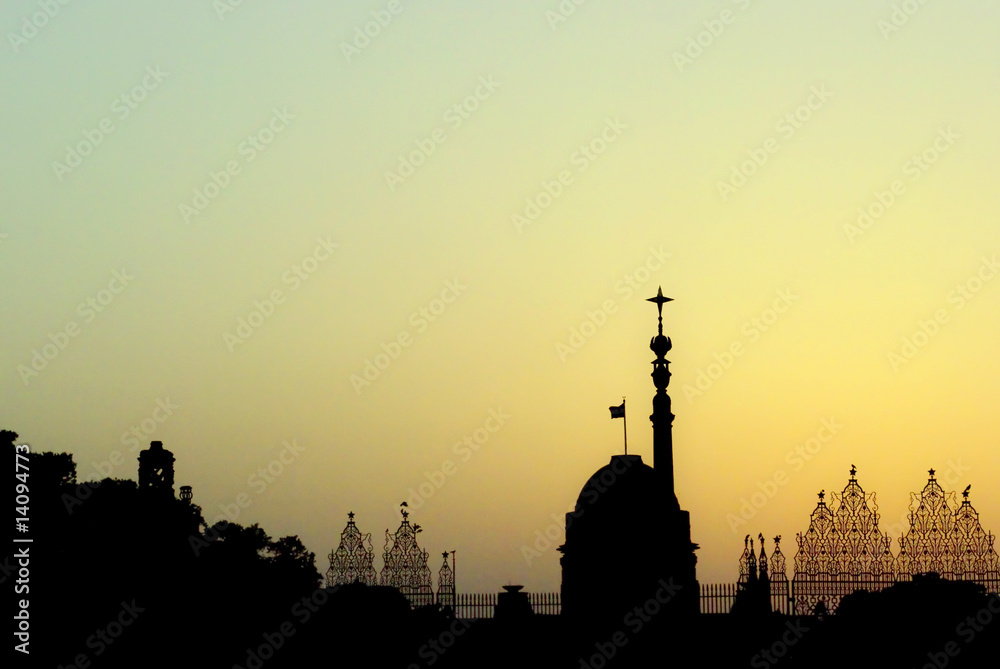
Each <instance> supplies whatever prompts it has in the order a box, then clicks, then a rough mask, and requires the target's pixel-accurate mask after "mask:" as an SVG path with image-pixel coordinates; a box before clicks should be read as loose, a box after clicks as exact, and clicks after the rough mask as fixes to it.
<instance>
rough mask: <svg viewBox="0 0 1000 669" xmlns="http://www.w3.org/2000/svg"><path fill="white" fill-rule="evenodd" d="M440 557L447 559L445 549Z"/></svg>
mask: <svg viewBox="0 0 1000 669" xmlns="http://www.w3.org/2000/svg"><path fill="white" fill-rule="evenodd" d="M441 557H443V558H444V559H445V560H447V559H448V551H445V552H444V553H441Z"/></svg>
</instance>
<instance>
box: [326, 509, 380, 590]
mask: <svg viewBox="0 0 1000 669" xmlns="http://www.w3.org/2000/svg"><path fill="white" fill-rule="evenodd" d="M329 560H330V568H329V569H327V571H326V585H327V587H333V586H335V585H348V584H350V583H363V584H365V585H375V581H376V574H375V567H374V561H375V551H374V549H373V548H372V535H371V534H362V533H361V530H359V529H358V526H357V525H355V524H354V512H353V511H352V512H350V513H348V514H347V526H346V527H345V528H344V531H343V532H341V533H340V545H338V546H337V549H336V550H334V551H332V552H331V553H330V555H329Z"/></svg>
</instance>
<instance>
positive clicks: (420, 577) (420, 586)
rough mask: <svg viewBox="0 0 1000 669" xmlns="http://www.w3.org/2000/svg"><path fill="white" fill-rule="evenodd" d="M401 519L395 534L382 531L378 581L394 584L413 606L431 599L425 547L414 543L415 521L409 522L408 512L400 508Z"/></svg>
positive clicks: (389, 584)
mask: <svg viewBox="0 0 1000 669" xmlns="http://www.w3.org/2000/svg"><path fill="white" fill-rule="evenodd" d="M401 515H402V516H403V520H402V521H401V522H400V524H399V528H397V529H396V533H395V534H389V530H386V531H385V550H384V551H383V553H382V571H381V572H380V573H379V585H387V586H391V587H394V588H396V589H397V590H399V591H400V592H401V593H403V596H405V597H406V598H407V600H409V602H410V605H411V606H414V607H418V606H428V605H431V604H433V603H434V589H433V587H432V586H431V570H430V568H429V567H428V566H427V560H428V557H429V556H428V554H427V551H426V550H424V549H422V548H420V546H419V544H418V543H417V533H418V532H419V531H420V526H419V525H411V524H410V521H409V513H408V512H407V511H405V510H404V511H402V512H401Z"/></svg>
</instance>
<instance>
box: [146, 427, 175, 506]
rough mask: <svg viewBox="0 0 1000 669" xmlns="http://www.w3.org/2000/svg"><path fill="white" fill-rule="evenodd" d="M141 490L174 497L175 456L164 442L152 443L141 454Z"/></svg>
mask: <svg viewBox="0 0 1000 669" xmlns="http://www.w3.org/2000/svg"><path fill="white" fill-rule="evenodd" d="M139 490H140V491H147V492H152V493H157V494H165V495H170V496H171V497H173V496H174V454H173V453H171V452H170V451H168V450H166V449H165V448H163V442H162V441H151V442H149V448H147V449H145V450H143V451H140V452H139Z"/></svg>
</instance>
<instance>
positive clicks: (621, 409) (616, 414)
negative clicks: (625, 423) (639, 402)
mask: <svg viewBox="0 0 1000 669" xmlns="http://www.w3.org/2000/svg"><path fill="white" fill-rule="evenodd" d="M608 409H610V410H611V418H612V419H614V418H624V417H625V403H624V402H622V403H621V406H616V407H608Z"/></svg>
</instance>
